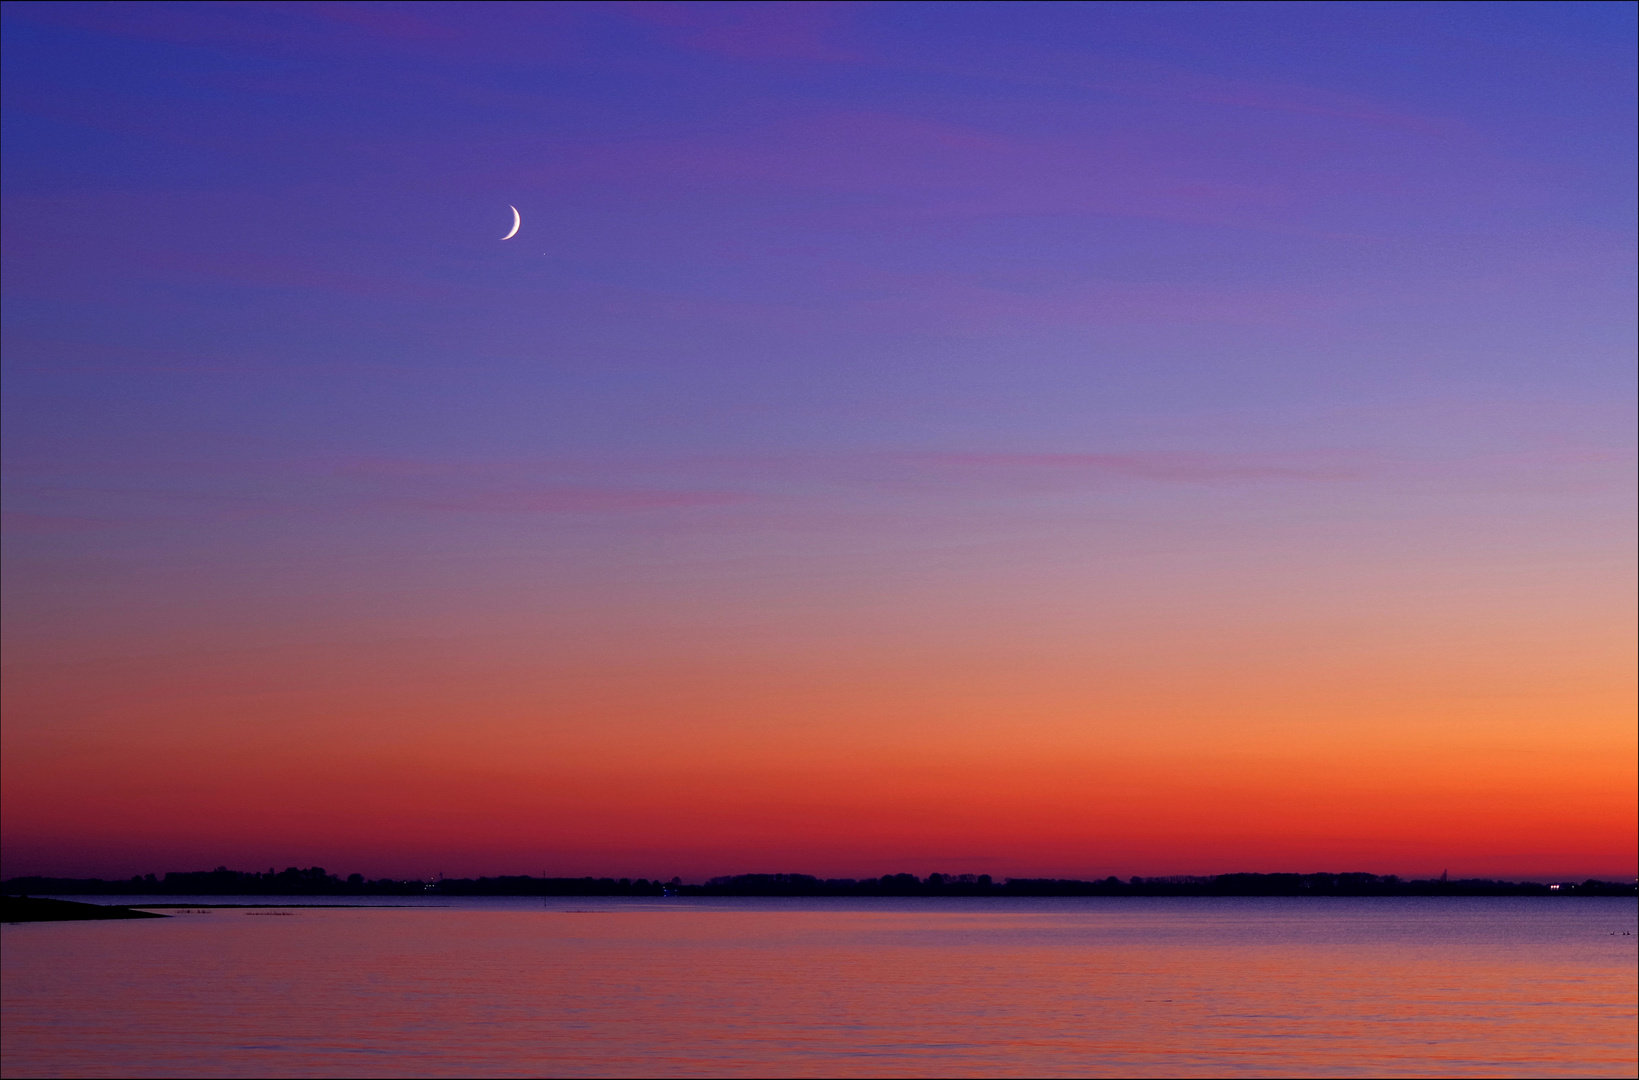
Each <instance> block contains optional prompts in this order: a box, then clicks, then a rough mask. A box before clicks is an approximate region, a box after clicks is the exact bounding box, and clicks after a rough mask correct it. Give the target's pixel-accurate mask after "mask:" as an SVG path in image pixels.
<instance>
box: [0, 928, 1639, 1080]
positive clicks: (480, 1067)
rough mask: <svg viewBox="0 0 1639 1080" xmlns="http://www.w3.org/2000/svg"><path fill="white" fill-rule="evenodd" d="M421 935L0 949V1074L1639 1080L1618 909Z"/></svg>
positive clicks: (82, 934)
mask: <svg viewBox="0 0 1639 1080" xmlns="http://www.w3.org/2000/svg"><path fill="white" fill-rule="evenodd" d="M97 899H99V900H105V901H108V900H114V899H115V898H111V897H110V898H97ZM148 899H149V900H151V899H152V898H148ZM232 902H236V903H244V902H246V898H244V897H236V898H234V899H233V901H232ZM269 902H271V903H278V901H277V900H272V901H269ZM394 902H401V901H394ZM440 904H441V905H445V906H436V907H434V906H426V905H422V906H414V907H405V908H391V909H383V908H365V907H350V908H339V909H338V908H330V909H322V908H302V907H295V906H286V907H272V908H259V909H242V908H241V909H234V908H227V907H212V906H211V905H210V903H209V901H207V900H205V899H204V898H200V899H199V900H198V901H196V902H195V903H194V907H195V908H196V910H197V913H190V914H185V915H182V916H181V917H179V918H175V919H170V920H157V919H156V920H151V921H149V920H144V921H139V922H113V923H50V924H34V925H20V926H6V927H5V928H4V930H3V931H0V945H3V964H0V968H3V975H4V1005H3V1012H0V1025H3V1030H0V1036H3V1037H0V1070H3V1072H4V1074H5V1075H6V1076H7V1077H24V1076H89V1075H125V1076H224V1075H226V1076H323V1075H358V1076H365V1075H368V1076H377V1075H381V1076H404V1075H448V1076H455V1075H503V1076H639V1075H654V1074H662V1075H693V1076H699V1075H705V1076H723V1075H750V1076H755V1075H769V1074H774V1075H831V1076H834V1075H854V1074H858V1075H884V1074H886V1075H903V1076H937V1075H952V1074H961V1075H978V1074H985V1075H995V1074H1003V1075H1054V1076H1101V1075H1225V1074H1241V1075H1249V1076H1277V1075H1315V1074H1321V1075H1345V1076H1381V1075H1412V1076H1427V1075H1439V1076H1467V1075H1474V1076H1498V1075H1518V1076H1558V1075H1566V1076H1633V1075H1635V1072H1636V1069H1639V1063H1636V1056H1639V1052H1636V1050H1635V1045H1636V1042H1639V1022H1636V997H1639V991H1636V982H1639V976H1636V973H1635V962H1636V957H1635V943H1636V942H1639V937H1636V936H1634V933H1635V930H1636V925H1635V924H1636V914H1639V907H1636V905H1635V902H1634V901H1632V900H1596V899H1560V898H1499V899H1413V898H1393V899H1363V900H1351V899H1317V900H1291V899H1272V900H1263V899H1194V898H1189V899H1183V898H1179V899H1132V900H1124V899H1079V900H1064V901H1055V900H1037V901H1028V902H1017V901H1015V902H994V901H960V900H958V901H951V900H930V901H857V900H856V901H760V900H738V901H722V900H717V901H698V900H691V901H658V900H657V901H644V902H632V901H599V900H585V899H569V900H558V899H552V900H548V901H546V902H545V903H544V904H543V903H542V902H541V901H540V900H510V899H509V900H463V901H454V902H451V901H448V900H441V901H440Z"/></svg>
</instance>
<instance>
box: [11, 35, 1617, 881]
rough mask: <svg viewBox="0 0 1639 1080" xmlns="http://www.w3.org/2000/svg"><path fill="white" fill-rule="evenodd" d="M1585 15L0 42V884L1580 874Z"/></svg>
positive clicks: (1596, 62)
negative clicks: (42, 877) (442, 877)
mask: <svg viewBox="0 0 1639 1080" xmlns="http://www.w3.org/2000/svg"><path fill="white" fill-rule="evenodd" d="M1634 19H1635V9H1634V8H1633V6H1632V5H1627V4H1600V3H1593V4H1578V3H1556V4H1532V3H1509V4H1486V3H1461V4H1417V3H1404V4H1376V3H1368V4H1352V3H1336V4H1302V3H1279V4H1258V3H1253V4H1219V3H1212V4H1192V3H1176V4H1165V5H1152V4H1131V5H1129V4H1119V3H1112V4H1096V3H1095V4H1079V5H1073V4H1029V3H1008V4H978V3H974V4H938V3H918V4H822V3H802V4H782V3H766V4H755V5H746V4H715V3H707V4H670V3H656V4H554V5H545V6H523V5H512V4H506V5H493V4H477V3H469V4H457V5H448V4H435V3H434V4H413V5H412V4H393V3H387V4H351V5H349V4H332V3H317V4H257V3H243V4H235V5H215V4H164V3H155V4H117V5H104V4H68V3H53V4H45V5H41V4H32V3H7V4H5V5H4V8H3V20H4V26H3V38H0V41H3V44H0V48H3V65H0V78H3V104H4V122H3V135H0V138H3V155H0V181H3V198H4V230H3V244H4V249H3V250H4V275H3V305H0V318H3V334H4V339H3V396H0V416H3V427H0V439H3V460H4V510H5V525H4V528H5V533H4V545H3V558H4V563H3V565H4V590H3V601H4V603H3V617H4V624H3V627H4V656H3V660H4V678H3V691H0V692H3V706H4V714H3V717H4V719H3V725H0V748H3V753H0V775H3V785H0V798H3V817H0V829H3V835H0V852H3V872H4V873H5V874H7V875H15V874H32V873H46V874H65V875H87V876H89V875H97V876H125V875H129V874H135V873H148V872H164V871H166V870H191V869H204V868H209V867H214V866H218V865H226V866H229V867H234V868H241V869H258V868H263V867H268V866H278V867H284V866H287V865H301V866H308V865H315V864H316V865H322V866H325V867H326V868H328V869H330V870H332V871H335V872H340V873H348V872H352V871H358V872H362V873H365V874H366V875H368V876H370V877H378V876H389V875H390V876H395V877H428V876H432V875H434V874H437V873H443V874H446V875H449V876H459V875H474V874H483V873H488V874H495V873H513V874H517V873H529V874H539V873H548V874H552V875H574V876H579V875H581V874H598V875H602V874H610V875H615V876H632V877H637V876H645V877H667V878H669V877H671V876H673V875H679V876H682V877H683V878H684V879H685V880H700V879H703V878H704V877H709V876H712V875H715V874H727V873H741V872H758V871H762V872H773V871H790V872H805V873H815V874H820V875H824V876H875V875H879V874H883V873H896V872H912V873H918V874H927V873H930V872H934V871H939V872H946V873H964V872H973V873H990V874H993V875H997V876H1043V875H1051V876H1072V877H1103V876H1106V875H1109V874H1115V875H1119V876H1123V877H1125V876H1129V875H1135V874H1136V875H1145V876H1153V875H1164V874H1206V873H1219V872H1231V871H1303V872H1310V871H1322V870H1332V871H1344V870H1365V871H1371V872H1377V873H1398V874H1401V875H1413V876H1427V875H1437V874H1439V873H1441V872H1442V871H1449V872H1450V873H1451V874H1452V875H1453V876H1497V877H1505V878H1523V877H1535V878H1538V879H1552V878H1556V877H1571V878H1581V877H1586V876H1603V877H1631V876H1633V875H1634V874H1635V873H1636V871H1639V866H1636V858H1639V856H1636V847H1639V828H1636V819H1639V811H1636V799H1639V782H1636V773H1639V764H1636V762H1639V749H1636V737H1635V731H1636V726H1635V684H1636V679H1635V652H1636V650H1635V646H1636V640H1635V638H1636V635H1635V604H1634V591H1635V584H1636V581H1635V555H1634V551H1635V527H1634V526H1635V469H1634V459H1635V364H1634V346H1635V333H1634V330H1635V327H1634V308H1635V304H1634V299H1635V297H1634V292H1635V289H1634V285H1635V275H1634V233H1635V211H1634V199H1633V190H1634V180H1635V176H1634V171H1635V164H1634V163H1635V156H1636V155H1635V145H1634V143H1635V139H1634V130H1635V93H1634V87H1635V75H1636V72H1635V48H1634V44H1635V27H1634ZM510 207H516V208H517V210H518V212H519V215H520V217H521V222H522V224H521V227H520V229H519V231H518V234H517V235H516V236H515V237H513V238H512V239H509V240H504V241H503V240H502V239H501V237H502V235H503V234H504V233H505V232H506V231H507V230H508V228H510V226H511V223H512V211H511V209H510Z"/></svg>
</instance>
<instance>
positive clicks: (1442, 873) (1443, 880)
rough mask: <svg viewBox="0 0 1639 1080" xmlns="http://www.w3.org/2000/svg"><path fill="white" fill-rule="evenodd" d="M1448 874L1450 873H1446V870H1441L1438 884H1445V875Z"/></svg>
mask: <svg viewBox="0 0 1639 1080" xmlns="http://www.w3.org/2000/svg"><path fill="white" fill-rule="evenodd" d="M1448 873H1450V871H1448V870H1441V871H1440V884H1442V885H1443V884H1445V880H1446V874H1448Z"/></svg>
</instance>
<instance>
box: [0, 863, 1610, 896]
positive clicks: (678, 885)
mask: <svg viewBox="0 0 1639 1080" xmlns="http://www.w3.org/2000/svg"><path fill="white" fill-rule="evenodd" d="M4 890H5V892H7V893H9V894H11V895H18V894H23V895H35V896H38V895H41V894H46V895H50V894H56V895H69V896H74V895H81V896H90V895H103V896H111V895H119V896H131V895H140V896H410V895H427V894H429V893H431V894H434V895H442V896H837V897H847V896H989V897H1012V896H1018V897H1024V896H1549V895H1553V896H1634V895H1636V894H1639V886H1636V885H1635V883H1634V882H1631V881H1628V882H1618V881H1594V880H1588V881H1583V882H1575V883H1573V882H1562V883H1559V884H1542V883H1539V882H1530V881H1526V882H1518V881H1491V880H1488V879H1480V878H1469V879H1463V880H1460V881H1447V880H1446V879H1445V878H1444V877H1443V876H1442V877H1440V878H1436V879H1427V880H1402V879H1400V878H1398V877H1395V876H1394V875H1392V874H1390V875H1387V876H1379V875H1377V874H1365V873H1350V874H1218V875H1215V876H1212V877H1152V878H1142V877H1134V878H1127V879H1125V880H1123V879H1121V878H1114V877H1109V878H1105V879H1104V880H1102V881H1076V880H1070V879H1061V878H1007V879H1005V880H1003V881H1000V882H998V881H995V880H993V879H992V878H991V876H990V875H989V874H929V875H928V876H927V877H925V878H919V877H917V876H916V875H915V874H889V875H886V876H884V877H879V878H862V879H856V878H817V877H811V876H809V875H808V874H739V875H736V876H733V877H718V878H712V879H711V880H710V881H708V882H706V883H705V884H704V885H685V884H683V883H682V881H681V880H679V879H678V878H675V877H674V878H672V879H671V880H669V881H662V880H660V879H659V878H654V879H649V878H636V879H632V878H590V877H585V878H548V877H527V876H523V875H518V876H510V877H509V876H503V877H481V878H476V879H474V878H441V879H439V880H437V881H413V880H408V881H407V880H397V879H390V878H381V879H377V880H373V881H371V880H366V879H365V878H364V876H363V875H361V874H352V875H349V876H348V877H347V878H345V879H344V878H341V877H338V876H337V875H335V874H328V873H326V872H325V870H324V868H323V867H321V866H313V867H309V868H308V869H306V870H299V869H297V868H296V867H294V866H292V867H290V868H288V869H286V870H283V871H274V870H271V869H270V870H268V871H267V872H266V873H256V872H245V871H240V870H229V869H227V868H226V867H221V866H219V867H217V868H216V869H215V870H203V871H196V872H189V873H175V872H173V873H169V874H166V875H165V876H164V877H156V876H155V875H153V874H147V875H145V876H140V877H133V878H130V879H129V880H123V881H105V880H103V879H101V878H44V877H27V878H12V879H10V880H9V881H6V882H5V883H4Z"/></svg>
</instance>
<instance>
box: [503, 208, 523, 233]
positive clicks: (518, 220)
mask: <svg viewBox="0 0 1639 1080" xmlns="http://www.w3.org/2000/svg"><path fill="white" fill-rule="evenodd" d="M507 209H508V210H511V211H512V231H511V232H509V233H507V234H506V235H505V236H503V237H501V239H502V240H511V239H512V238H513V237H514V236H517V235H518V226H520V225H522V224H523V223H524V219H523V218H522V217H521V216H520V215H519V213H518V208H517V207H516V206H509V207H507Z"/></svg>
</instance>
